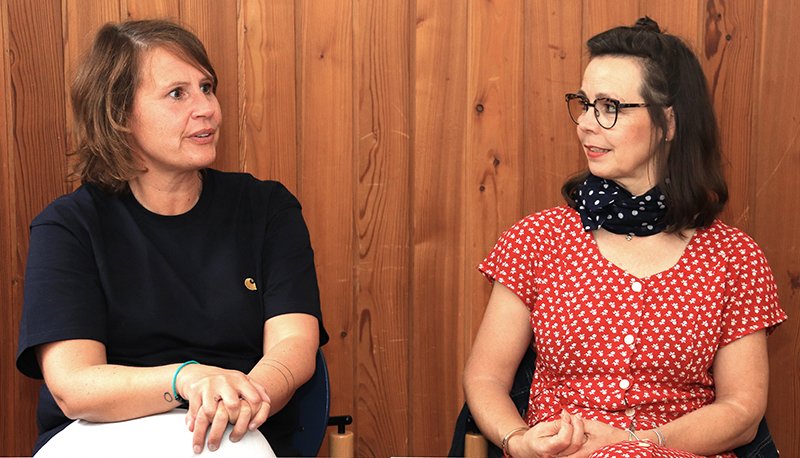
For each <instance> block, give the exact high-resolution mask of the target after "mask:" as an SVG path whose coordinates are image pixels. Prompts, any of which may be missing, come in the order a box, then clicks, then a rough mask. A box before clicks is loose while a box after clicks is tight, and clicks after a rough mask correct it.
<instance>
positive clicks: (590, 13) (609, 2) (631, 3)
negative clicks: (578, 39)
mask: <svg viewBox="0 0 800 458" xmlns="http://www.w3.org/2000/svg"><path fill="white" fill-rule="evenodd" d="M640 16H641V13H640V10H639V0H583V37H582V38H583V42H584V43H586V40H588V39H589V38H591V37H592V36H593V35H595V34H598V33H600V32H602V31H604V30H608V29H610V28H612V27H616V26H619V25H632V24H633V23H634V22H636V20H637V19H639V17H640ZM583 66H584V67H586V61H585V60H584V63H583Z"/></svg>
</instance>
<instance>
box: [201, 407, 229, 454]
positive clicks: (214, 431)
mask: <svg viewBox="0 0 800 458" xmlns="http://www.w3.org/2000/svg"><path fill="white" fill-rule="evenodd" d="M227 426H228V414H227V412H226V411H225V409H223V408H218V409H217V413H216V414H215V415H214V419H213V420H212V421H211V427H210V428H208V438H207V440H206V443H207V446H208V449H209V450H210V451H212V452H213V451H215V450H217V449H219V444H220V442H222V435H223V434H225V428H226V427H227Z"/></svg>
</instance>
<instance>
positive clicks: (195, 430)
mask: <svg viewBox="0 0 800 458" xmlns="http://www.w3.org/2000/svg"><path fill="white" fill-rule="evenodd" d="M209 424H211V422H210V421H209V419H208V417H206V416H205V415H203V414H202V412H201V413H200V415H198V416H197V417H195V419H194V422H193V423H192V424H191V425H189V426H190V427H189V430H190V431H192V448H193V449H194V453H195V454H200V453H201V452H202V451H203V444H204V443H205V439H206V432H207V431H208V426H209Z"/></svg>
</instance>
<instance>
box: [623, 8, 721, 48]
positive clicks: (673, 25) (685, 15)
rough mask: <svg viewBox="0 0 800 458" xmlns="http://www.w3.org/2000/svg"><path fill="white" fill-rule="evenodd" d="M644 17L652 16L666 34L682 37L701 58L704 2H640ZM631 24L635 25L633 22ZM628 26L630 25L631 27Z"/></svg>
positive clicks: (640, 9)
mask: <svg viewBox="0 0 800 458" xmlns="http://www.w3.org/2000/svg"><path fill="white" fill-rule="evenodd" d="M639 1H640V4H639V11H640V15H642V16H650V17H651V18H652V19H653V20H655V21H656V22H658V25H659V26H660V27H661V30H662V31H664V32H665V33H669V34H672V35H677V36H679V37H681V38H682V39H683V40H684V41H685V42H686V44H687V45H689V47H690V48H691V50H692V51H694V53H695V54H696V55H697V57H698V58H700V56H701V54H702V53H701V50H702V48H701V46H702V37H703V33H702V32H703V30H705V27H704V23H703V20H704V19H705V17H706V16H705V10H706V5H703V2H685V1H680V2H676V1H674V0H639ZM630 24H633V20H631V22H630ZM630 24H628V25H630Z"/></svg>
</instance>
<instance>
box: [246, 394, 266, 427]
mask: <svg viewBox="0 0 800 458" xmlns="http://www.w3.org/2000/svg"><path fill="white" fill-rule="evenodd" d="M270 410H272V405H271V403H270V401H269V397H267V401H265V402H262V403H261V407H260V408H259V409H258V410H257V411H256V412H255V414H254V415H253V418H252V419H251V420H250V424H249V425H248V426H247V428H248V429H250V431H254V430H255V429H256V428H258V427H259V426H261V425H263V424H264V422H265V421H267V418H269V413H270Z"/></svg>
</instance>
